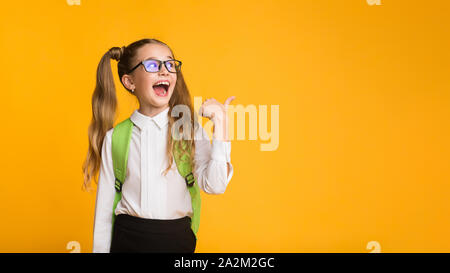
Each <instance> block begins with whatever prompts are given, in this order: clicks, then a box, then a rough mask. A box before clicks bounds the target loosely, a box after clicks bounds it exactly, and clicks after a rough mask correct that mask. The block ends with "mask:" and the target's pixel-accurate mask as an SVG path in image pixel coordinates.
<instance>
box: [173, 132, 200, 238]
mask: <svg viewBox="0 0 450 273" xmlns="http://www.w3.org/2000/svg"><path fill="white" fill-rule="evenodd" d="M173 143H174V145H173V155H174V158H175V162H176V164H177V168H178V172H179V173H180V175H181V176H182V177H184V180H185V181H186V186H187V188H188V190H189V194H190V195H191V204H192V213H193V216H192V218H191V228H192V231H193V232H194V234H195V237H197V231H198V228H199V225H200V208H201V199H200V188H199V187H198V183H197V180H196V179H195V177H194V175H193V173H192V158H191V153H190V151H191V150H190V147H188V149H186V145H187V143H186V142H185V141H181V142H178V144H180V145H182V149H181V148H180V147H179V145H176V144H177V141H173ZM183 149H186V151H187V152H186V153H184V154H182V153H183Z"/></svg>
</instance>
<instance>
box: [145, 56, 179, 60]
mask: <svg viewBox="0 0 450 273" xmlns="http://www.w3.org/2000/svg"><path fill="white" fill-rule="evenodd" d="M166 57H167V58H169V59H171V60H172V59H173V57H172V56H166ZM148 59H155V60H158V59H157V58H156V57H148V58H145V60H148Z"/></svg>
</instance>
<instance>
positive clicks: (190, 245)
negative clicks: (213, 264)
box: [110, 214, 197, 253]
mask: <svg viewBox="0 0 450 273" xmlns="http://www.w3.org/2000/svg"><path fill="white" fill-rule="evenodd" d="M196 244H197V239H196V237H195V234H194V232H193V231H192V228H191V218H190V217H189V216H185V217H183V218H179V219H170V220H160V219H144V218H139V217H135V216H131V215H128V214H119V215H117V216H116V220H115V221H114V226H113V234H112V239H111V249H110V252H111V253H117V252H122V253H123V252H153V253H155V252H160V253H168V252H171V253H193V252H194V251H195V246H196Z"/></svg>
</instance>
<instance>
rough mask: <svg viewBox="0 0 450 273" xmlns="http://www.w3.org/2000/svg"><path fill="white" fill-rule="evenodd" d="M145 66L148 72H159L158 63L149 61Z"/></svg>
mask: <svg viewBox="0 0 450 273" xmlns="http://www.w3.org/2000/svg"><path fill="white" fill-rule="evenodd" d="M144 66H145V69H147V71H156V70H158V67H159V64H158V62H157V61H154V60H147V61H145V62H144Z"/></svg>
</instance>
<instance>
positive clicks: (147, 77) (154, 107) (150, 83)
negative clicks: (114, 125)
mask: <svg viewBox="0 0 450 273" xmlns="http://www.w3.org/2000/svg"><path fill="white" fill-rule="evenodd" d="M148 58H152V59H157V60H160V61H165V60H170V59H173V55H172V53H171V52H170V50H169V48H167V47H166V46H164V45H160V44H146V45H144V46H142V47H140V48H139V49H138V51H137V54H136V58H135V60H134V63H133V66H134V65H137V64H138V63H139V62H141V61H143V60H145V59H148ZM122 81H123V82H124V84H125V86H127V87H128V89H130V90H131V89H134V94H135V95H136V96H137V98H138V100H139V104H140V109H139V110H140V111H141V112H142V113H144V114H147V115H153V114H157V113H159V112H160V111H162V110H164V109H165V108H167V107H168V105H169V100H170V97H171V96H172V93H173V90H174V88H175V83H176V81H177V73H171V72H169V71H167V68H166V67H165V65H163V64H162V65H161V69H160V71H159V72H147V71H146V70H145V68H144V66H143V65H139V67H137V68H136V69H135V70H134V71H133V72H131V73H130V74H129V75H128V74H125V75H124V76H123V78H122ZM161 81H166V82H168V83H169V85H168V87H167V86H165V85H158V83H160V82H161Z"/></svg>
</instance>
